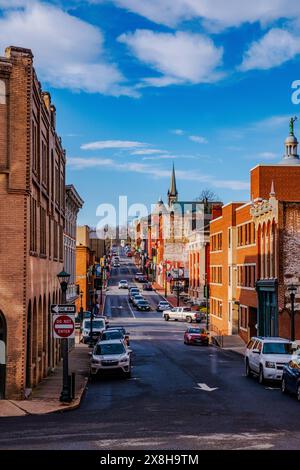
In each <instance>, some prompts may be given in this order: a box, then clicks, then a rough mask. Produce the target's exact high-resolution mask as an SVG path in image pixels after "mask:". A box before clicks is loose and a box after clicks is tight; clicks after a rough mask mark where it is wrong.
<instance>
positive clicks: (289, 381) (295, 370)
mask: <svg viewBox="0 0 300 470" xmlns="http://www.w3.org/2000/svg"><path fill="white" fill-rule="evenodd" d="M281 391H282V393H288V392H289V393H292V394H293V395H296V397H297V400H298V401H300V350H298V351H297V352H296V353H295V354H294V355H293V356H292V359H291V360H290V362H289V363H288V364H287V365H285V366H284V368H283V373H282V382H281Z"/></svg>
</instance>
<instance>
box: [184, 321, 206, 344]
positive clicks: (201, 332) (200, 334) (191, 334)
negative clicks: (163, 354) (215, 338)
mask: <svg viewBox="0 0 300 470" xmlns="http://www.w3.org/2000/svg"><path fill="white" fill-rule="evenodd" d="M208 343H209V335H208V333H207V331H206V330H205V329H204V328H198V327H195V326H190V327H189V328H188V329H187V330H186V332H185V333H184V344H203V345H204V346H208Z"/></svg>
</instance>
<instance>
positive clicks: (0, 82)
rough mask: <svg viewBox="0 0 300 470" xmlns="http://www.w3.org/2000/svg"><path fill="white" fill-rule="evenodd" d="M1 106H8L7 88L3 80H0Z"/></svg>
mask: <svg viewBox="0 0 300 470" xmlns="http://www.w3.org/2000/svg"><path fill="white" fill-rule="evenodd" d="M0 104H6V87H5V82H4V81H3V80H0Z"/></svg>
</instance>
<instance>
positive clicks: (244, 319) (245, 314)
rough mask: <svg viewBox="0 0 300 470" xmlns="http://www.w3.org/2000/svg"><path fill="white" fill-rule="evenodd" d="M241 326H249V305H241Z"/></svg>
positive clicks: (244, 327)
mask: <svg viewBox="0 0 300 470" xmlns="http://www.w3.org/2000/svg"><path fill="white" fill-rule="evenodd" d="M240 328H242V329H244V330H246V329H247V328H248V307H245V306H243V305H240Z"/></svg>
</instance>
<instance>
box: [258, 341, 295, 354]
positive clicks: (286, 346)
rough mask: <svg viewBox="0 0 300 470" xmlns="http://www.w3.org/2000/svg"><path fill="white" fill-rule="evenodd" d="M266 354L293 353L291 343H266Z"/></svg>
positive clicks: (264, 350) (264, 351) (264, 349)
mask: <svg viewBox="0 0 300 470" xmlns="http://www.w3.org/2000/svg"><path fill="white" fill-rule="evenodd" d="M263 353H264V354H292V345H291V343H265V344H264V348H263Z"/></svg>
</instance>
